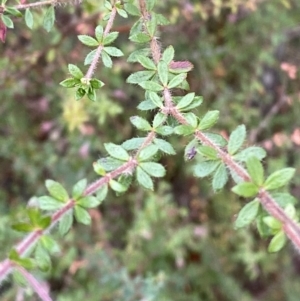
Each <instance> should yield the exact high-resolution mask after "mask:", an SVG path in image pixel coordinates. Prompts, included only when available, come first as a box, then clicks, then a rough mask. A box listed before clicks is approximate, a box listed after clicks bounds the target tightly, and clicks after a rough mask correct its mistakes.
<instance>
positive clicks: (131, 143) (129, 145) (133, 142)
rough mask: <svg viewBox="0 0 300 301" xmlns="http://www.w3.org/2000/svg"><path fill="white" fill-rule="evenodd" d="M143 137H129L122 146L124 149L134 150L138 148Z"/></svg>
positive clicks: (142, 141)
mask: <svg viewBox="0 0 300 301" xmlns="http://www.w3.org/2000/svg"><path fill="white" fill-rule="evenodd" d="M144 141H145V138H131V139H129V140H126V141H125V142H123V143H122V147H123V148H124V149H126V150H134V149H138V148H140V146H141V145H142V144H143V143H144Z"/></svg>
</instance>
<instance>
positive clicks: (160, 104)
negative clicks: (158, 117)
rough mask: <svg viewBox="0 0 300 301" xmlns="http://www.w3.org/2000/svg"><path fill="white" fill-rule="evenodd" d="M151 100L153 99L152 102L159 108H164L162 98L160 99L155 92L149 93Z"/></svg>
mask: <svg viewBox="0 0 300 301" xmlns="http://www.w3.org/2000/svg"><path fill="white" fill-rule="evenodd" d="M145 72H153V71H145ZM148 95H149V98H150V99H151V101H152V102H153V103H154V104H155V105H156V106H157V107H159V108H163V106H164V105H163V102H162V99H161V97H159V96H158V95H157V94H156V93H155V92H152V91H150V92H149V93H148Z"/></svg>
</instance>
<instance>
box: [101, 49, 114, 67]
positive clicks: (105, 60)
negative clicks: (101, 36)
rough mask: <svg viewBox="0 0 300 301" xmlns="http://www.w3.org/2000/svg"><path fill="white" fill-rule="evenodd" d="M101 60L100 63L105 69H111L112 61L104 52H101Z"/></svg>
mask: <svg viewBox="0 0 300 301" xmlns="http://www.w3.org/2000/svg"><path fill="white" fill-rule="evenodd" d="M101 59H102V62H103V64H104V66H105V67H107V68H111V67H112V65H113V63H112V60H111V58H110V56H109V55H108V54H107V53H106V52H105V51H102V52H101Z"/></svg>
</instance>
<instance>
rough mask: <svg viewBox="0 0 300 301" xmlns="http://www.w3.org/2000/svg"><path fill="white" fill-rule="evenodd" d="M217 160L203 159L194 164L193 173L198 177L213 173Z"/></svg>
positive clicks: (217, 164)
mask: <svg viewBox="0 0 300 301" xmlns="http://www.w3.org/2000/svg"><path fill="white" fill-rule="evenodd" d="M219 164H220V162H219V161H204V162H201V163H199V164H197V165H196V166H195V169H194V175H195V176H196V177H199V178H204V177H206V176H208V175H210V174H211V173H213V172H214V171H215V170H216V168H217V167H218V166H219Z"/></svg>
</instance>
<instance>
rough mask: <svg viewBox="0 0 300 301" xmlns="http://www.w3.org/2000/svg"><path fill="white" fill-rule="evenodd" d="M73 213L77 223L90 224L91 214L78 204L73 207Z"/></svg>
mask: <svg viewBox="0 0 300 301" xmlns="http://www.w3.org/2000/svg"><path fill="white" fill-rule="evenodd" d="M74 214H75V218H76V220H77V222H78V223H81V224H84V225H90V224H91V216H90V214H89V213H88V212H87V211H86V210H85V209H83V208H82V207H80V206H75V208H74Z"/></svg>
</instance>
